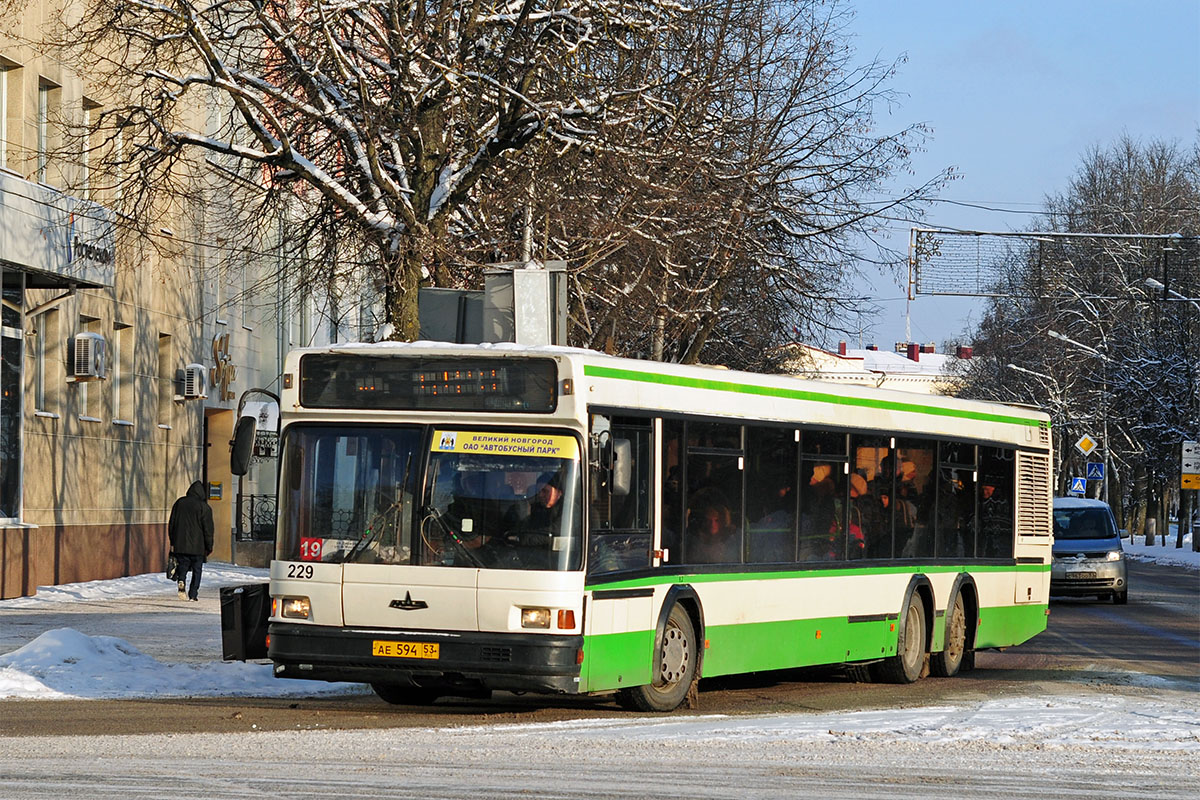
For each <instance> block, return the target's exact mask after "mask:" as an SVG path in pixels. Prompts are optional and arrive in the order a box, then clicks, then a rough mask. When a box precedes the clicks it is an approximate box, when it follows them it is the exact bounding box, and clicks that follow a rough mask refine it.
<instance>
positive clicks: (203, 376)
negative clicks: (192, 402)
mask: <svg viewBox="0 0 1200 800" xmlns="http://www.w3.org/2000/svg"><path fill="white" fill-rule="evenodd" d="M183 396H184V397H186V398H188V399H193V398H198V397H208V370H207V369H206V368H205V367H204V365H203V364H188V365H187V366H186V367H184V368H183Z"/></svg>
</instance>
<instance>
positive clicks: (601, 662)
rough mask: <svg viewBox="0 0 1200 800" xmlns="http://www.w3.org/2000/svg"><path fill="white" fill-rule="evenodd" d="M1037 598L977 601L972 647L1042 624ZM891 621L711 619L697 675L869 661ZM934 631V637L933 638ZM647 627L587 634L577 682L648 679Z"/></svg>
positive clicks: (1011, 638)
mask: <svg viewBox="0 0 1200 800" xmlns="http://www.w3.org/2000/svg"><path fill="white" fill-rule="evenodd" d="M1046 608H1047V606H1046V605H1045V604H1030V605H1020V606H1009V607H997V608H984V609H981V610H980V612H979V626H978V628H977V630H976V639H975V647H976V648H977V649H978V648H984V647H1006V646H1010V645H1015V644H1019V643H1021V642H1024V641H1026V640H1027V639H1029V638H1031V637H1032V636H1034V635H1036V634H1038V633H1040V632H1041V631H1043V630H1045V628H1046ZM896 624H897V623H896V620H892V619H879V620H870V621H866V622H851V621H850V619H849V618H848V617H825V618H821V619H802V620H783V621H778V622H758V623H741V624H738V625H712V626H709V627H708V628H707V629H706V630H705V631H704V636H705V639H706V640H707V641H708V644H709V646H708V648H707V649H706V650H705V651H704V655H703V667H702V671H703V674H704V677H708V678H711V677H714V676H717V675H735V674H739V673H745V672H759V671H764V670H775V669H791V668H795V667H807V666H816V665H820V664H840V663H844V662H852V661H869V660H874V659H880V658H887V657H889V656H893V655H895V654H896V639H897V632H896V627H895V626H896ZM938 638H940V637H938ZM653 650H654V632H653V631H649V630H647V631H636V632H631V633H616V634H608V635H602V636H588V637H586V639H585V641H584V659H585V660H584V665H585V666H584V671H585V676H586V677H585V680H584V682H585V683H586V685H585V686H582V687H581V691H585V692H596V691H604V690H607V689H619V688H622V687H625V686H640V685H642V684H646V683H649V682H650V681H651V680H652V679H653V675H652V665H653V661H654V654H653Z"/></svg>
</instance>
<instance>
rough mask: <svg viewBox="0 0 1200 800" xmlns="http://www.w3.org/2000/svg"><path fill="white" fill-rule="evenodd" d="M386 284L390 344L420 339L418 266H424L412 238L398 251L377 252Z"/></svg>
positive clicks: (385, 311)
mask: <svg viewBox="0 0 1200 800" xmlns="http://www.w3.org/2000/svg"><path fill="white" fill-rule="evenodd" d="M380 257H381V260H382V262H383V264H384V272H385V275H386V276H387V281H386V283H385V286H384V305H385V308H384V317H385V319H387V321H388V322H390V323H391V324H392V326H393V328H394V330H393V331H392V334H391V336H389V337H388V338H389V339H391V340H392V341H399V342H415V341H416V340H417V339H419V338H420V335H421V322H420V319H419V318H418V316H417V296H418V291H419V290H420V288H421V266H422V263H423V262H424V258H423V252H422V249H421V247H420V246H419V244H417V242H416V241H414V240H413V239H411V238H407V237H406V240H405V246H402V247H400V248H399V249H398V250H391V249H389V248H386V247H381V248H380Z"/></svg>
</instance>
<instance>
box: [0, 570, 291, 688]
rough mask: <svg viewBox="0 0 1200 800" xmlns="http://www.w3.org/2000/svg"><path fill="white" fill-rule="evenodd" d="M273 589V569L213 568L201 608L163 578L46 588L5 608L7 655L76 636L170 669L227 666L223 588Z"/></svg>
mask: <svg viewBox="0 0 1200 800" xmlns="http://www.w3.org/2000/svg"><path fill="white" fill-rule="evenodd" d="M266 581H267V570H266V569H253V568H249V567H236V566H232V565H230V564H222V563H219V562H210V563H208V564H206V565H205V567H204V575H203V579H202V580H201V582H200V602H198V603H192V602H188V601H185V600H180V599H179V598H178V597H177V596H176V590H175V584H174V583H173V582H172V581H168V580H167V579H166V577H165V576H163V575H161V574H147V575H134V576H132V577H129V578H117V579H115V580H109V581H93V582H90V583H76V584H68V585H66V586H43V587H41V588H39V589H38V593H37V595H35V596H33V597H21V598H16V599H14V600H0V654H3V653H9V652H12V651H13V650H16V649H18V648H20V647H23V646H24V645H26V644H28V643H29V642H31V641H33V640H34V639H36V638H37V637H38V636H40V635H42V634H43V633H45V632H46V631H50V630H55V629H58V628H72V629H74V630H76V631H79V632H80V633H82V634H85V635H87V636H113V637H116V638H118V639H123V640H124V641H126V642H128V643H129V644H131V645H133V646H134V647H136V648H137V649H138V650H140V651H142V652H143V653H145V654H146V655H148V656H151V657H153V658H155V659H157V660H159V661H162V662H165V663H179V664H199V663H206V662H211V661H220V660H221V601H220V588H221V587H222V586H236V585H239V584H244V583H265V582H266Z"/></svg>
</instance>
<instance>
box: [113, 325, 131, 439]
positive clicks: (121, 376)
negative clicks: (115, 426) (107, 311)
mask: <svg viewBox="0 0 1200 800" xmlns="http://www.w3.org/2000/svg"><path fill="white" fill-rule="evenodd" d="M132 333H133V329H132V328H131V327H129V326H128V325H125V324H124V323H120V322H115V323H113V337H112V358H111V361H112V374H111V375H109V380H111V381H112V392H113V395H112V412H113V421H114V422H129V421H131V420H132V419H133V369H132V368H131V362H132V358H131V356H132V355H133V353H132V345H133V336H132Z"/></svg>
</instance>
